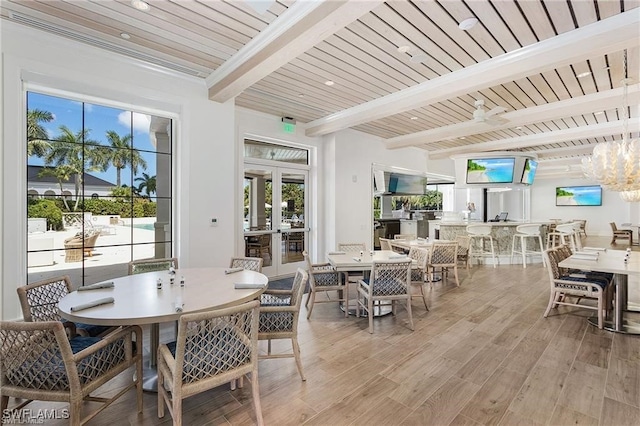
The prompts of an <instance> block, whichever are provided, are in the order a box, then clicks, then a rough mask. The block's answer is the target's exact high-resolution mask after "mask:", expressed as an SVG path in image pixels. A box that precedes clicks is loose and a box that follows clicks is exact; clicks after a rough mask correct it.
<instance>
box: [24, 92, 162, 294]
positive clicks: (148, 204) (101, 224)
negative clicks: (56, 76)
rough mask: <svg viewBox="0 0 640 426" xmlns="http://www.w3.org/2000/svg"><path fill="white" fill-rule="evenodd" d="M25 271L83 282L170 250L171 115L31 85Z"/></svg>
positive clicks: (32, 279) (35, 275) (108, 275)
mask: <svg viewBox="0 0 640 426" xmlns="http://www.w3.org/2000/svg"><path fill="white" fill-rule="evenodd" d="M26 118H27V120H26V122H27V140H26V151H27V176H26V181H27V185H26V186H27V193H26V194H25V195H26V197H25V199H26V203H27V208H26V210H27V223H28V225H27V275H28V281H29V282H35V281H38V280H41V279H45V278H48V277H52V276H58V275H70V276H71V278H72V281H73V282H74V284H75V285H83V284H90V283H93V282H97V281H100V280H104V279H108V278H112V277H117V276H122V275H125V274H126V273H127V264H128V262H130V261H132V260H137V259H146V258H164V257H172V256H173V252H172V241H173V202H172V173H171V171H172V145H173V143H172V120H171V119H170V118H166V117H161V116H156V115H150V114H145V113H141V112H136V111H134V109H133V108H132V109H131V110H128V109H121V108H114V107H110V106H106V105H99V104H96V103H88V102H82V101H78V100H74V99H67V98H62V97H57V96H51V95H48V94H43V93H37V92H32V91H30V92H27V110H26Z"/></svg>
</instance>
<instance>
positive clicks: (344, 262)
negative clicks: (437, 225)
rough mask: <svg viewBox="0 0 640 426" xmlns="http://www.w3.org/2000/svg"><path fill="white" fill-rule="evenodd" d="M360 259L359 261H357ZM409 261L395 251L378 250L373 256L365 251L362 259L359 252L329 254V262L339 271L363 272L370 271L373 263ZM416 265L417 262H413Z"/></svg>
mask: <svg viewBox="0 0 640 426" xmlns="http://www.w3.org/2000/svg"><path fill="white" fill-rule="evenodd" d="M357 259H359V260H357ZM402 259H407V257H406V256H402V254H401V253H398V252H395V251H393V250H376V251H374V252H373V256H371V252H369V251H365V252H364V253H363V254H362V257H360V253H358V252H346V253H345V254H329V255H327V260H328V261H329V263H330V264H331V265H332V266H333V267H334V268H336V270H338V271H355V270H358V271H362V270H365V269H370V268H371V266H372V264H373V262H374V261H377V262H381V261H385V260H386V261H393V260H402ZM413 263H415V261H413Z"/></svg>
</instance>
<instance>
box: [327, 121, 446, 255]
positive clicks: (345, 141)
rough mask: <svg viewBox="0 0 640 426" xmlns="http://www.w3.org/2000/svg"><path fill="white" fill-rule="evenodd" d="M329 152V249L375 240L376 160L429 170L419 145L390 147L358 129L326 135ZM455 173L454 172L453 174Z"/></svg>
mask: <svg viewBox="0 0 640 426" xmlns="http://www.w3.org/2000/svg"><path fill="white" fill-rule="evenodd" d="M325 143H326V144H327V147H325V154H326V155H327V158H326V164H325V168H324V169H323V173H324V174H325V176H324V177H323V179H324V180H325V183H326V185H327V186H326V188H327V195H328V197H327V198H331V194H332V193H333V194H335V204H331V205H329V206H327V207H326V215H327V224H328V225H330V226H327V228H326V229H325V238H324V240H325V242H326V249H327V250H333V249H335V246H336V244H337V243H338V242H366V244H367V247H369V248H370V247H371V244H372V241H373V231H372V229H373V210H372V203H373V198H372V194H373V182H372V177H371V166H372V164H373V163H377V164H381V165H385V166H395V167H403V168H406V169H411V170H417V171H421V172H426V171H427V167H426V166H427V161H426V153H425V152H424V151H423V150H421V149H418V148H407V149H399V150H387V149H386V148H385V147H384V144H383V143H382V140H381V139H380V138H377V137H374V136H371V135H367V134H365V133H362V132H358V131H355V130H343V131H340V132H337V133H335V134H333V135H331V136H327V137H325ZM450 175H453V174H450Z"/></svg>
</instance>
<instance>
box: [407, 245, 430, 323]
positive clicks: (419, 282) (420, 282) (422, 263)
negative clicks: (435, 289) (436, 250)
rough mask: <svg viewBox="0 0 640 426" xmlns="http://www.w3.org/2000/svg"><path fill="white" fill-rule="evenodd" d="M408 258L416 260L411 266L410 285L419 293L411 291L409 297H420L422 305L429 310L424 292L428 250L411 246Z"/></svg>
mask: <svg viewBox="0 0 640 426" xmlns="http://www.w3.org/2000/svg"><path fill="white" fill-rule="evenodd" d="M408 256H409V258H410V259H412V260H415V261H416V264H415V265H414V266H413V267H412V268H411V287H412V288H416V287H417V288H418V289H419V290H420V294H413V292H412V293H411V298H412V299H413V298H414V297H422V301H423V302H424V307H425V308H427V311H428V310H429V306H427V295H426V294H425V292H424V286H425V282H426V281H427V261H428V260H429V250H427V249H426V248H419V247H411V249H409V255H408Z"/></svg>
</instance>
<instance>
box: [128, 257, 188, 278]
mask: <svg viewBox="0 0 640 426" xmlns="http://www.w3.org/2000/svg"><path fill="white" fill-rule="evenodd" d="M172 266H173V268H174V269H178V258H177V257H167V258H161V259H142V260H133V261H131V262H129V275H135V274H144V273H145V272H156V271H168V270H169V268H171V267H172Z"/></svg>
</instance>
